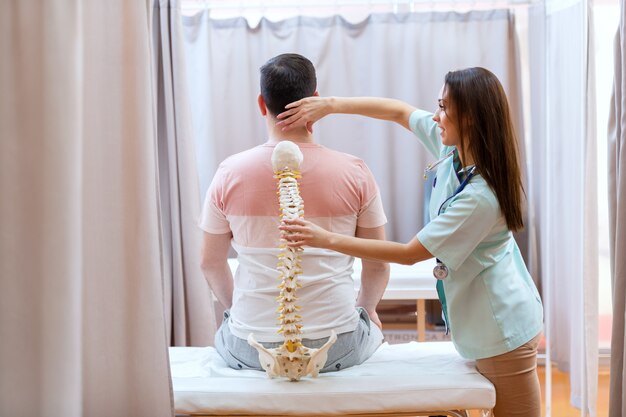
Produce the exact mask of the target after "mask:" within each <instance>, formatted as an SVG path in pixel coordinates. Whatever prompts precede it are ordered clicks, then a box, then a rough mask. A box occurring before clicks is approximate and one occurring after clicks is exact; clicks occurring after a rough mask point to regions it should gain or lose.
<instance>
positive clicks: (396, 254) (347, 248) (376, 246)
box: [324, 233, 432, 265]
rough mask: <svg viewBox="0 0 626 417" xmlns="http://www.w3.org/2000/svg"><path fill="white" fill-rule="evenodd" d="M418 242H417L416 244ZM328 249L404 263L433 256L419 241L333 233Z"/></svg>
mask: <svg viewBox="0 0 626 417" xmlns="http://www.w3.org/2000/svg"><path fill="white" fill-rule="evenodd" d="M416 243H417V244H416ZM324 246H325V247H326V248H327V249H332V250H335V251H337V252H341V253H345V254H346V255H351V256H356V257H358V258H363V259H375V260H379V261H383V262H393V263H397V264H403V265H413V264H414V263H416V262H419V261H423V260H425V259H428V258H432V255H431V254H430V253H429V252H428V251H427V250H426V249H425V248H424V247H423V246H422V245H421V243H419V241H417V240H416V239H413V240H412V241H411V242H409V243H398V242H389V241H386V240H373V239H360V238H357V237H351V236H346V235H341V234H337V233H331V234H330V236H329V237H328V242H327V245H324Z"/></svg>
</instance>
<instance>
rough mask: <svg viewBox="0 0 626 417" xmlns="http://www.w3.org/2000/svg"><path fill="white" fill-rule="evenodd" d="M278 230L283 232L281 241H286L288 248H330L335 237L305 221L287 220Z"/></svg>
mask: <svg viewBox="0 0 626 417" xmlns="http://www.w3.org/2000/svg"><path fill="white" fill-rule="evenodd" d="M278 228H279V229H280V231H281V235H280V237H281V239H284V240H285V241H286V242H287V246H291V247H302V246H312V247H314V248H328V245H329V244H330V238H331V237H332V235H333V233H331V232H329V231H328V230H325V229H322V228H321V227H319V226H318V225H316V224H313V223H311V222H310V221H308V220H303V219H293V220H287V219H285V220H283V222H282V224H281V225H280V226H279V227H278Z"/></svg>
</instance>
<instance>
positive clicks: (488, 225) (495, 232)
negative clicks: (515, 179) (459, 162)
mask: <svg viewBox="0 0 626 417" xmlns="http://www.w3.org/2000/svg"><path fill="white" fill-rule="evenodd" d="M432 117H433V114H432V113H429V112H426V111H423V110H416V111H414V112H413V113H412V114H411V116H410V118H409V126H410V128H411V131H413V133H414V134H415V135H416V136H417V137H418V138H419V139H420V140H421V141H422V143H423V144H424V145H425V146H426V148H427V149H428V151H430V153H431V154H433V156H434V157H435V158H437V159H439V158H441V157H443V156H445V155H446V154H448V153H449V152H450V151H451V150H453V149H454V147H450V146H445V145H443V144H442V143H441V139H440V136H439V129H438V127H437V124H436V123H435V122H434V121H433V120H432ZM436 178H437V180H436V183H435V186H434V188H433V190H432V195H431V200H430V218H431V220H430V222H429V223H428V224H427V225H426V226H425V227H424V228H423V229H422V230H421V231H420V232H419V233H418V234H417V239H418V240H419V241H420V242H421V243H422V245H424V247H426V249H428V251H429V252H430V253H431V254H433V256H435V257H436V258H439V259H440V260H441V261H442V262H443V263H444V264H445V265H446V266H447V267H448V276H447V277H446V278H445V279H444V280H443V281H442V282H443V292H444V294H445V307H446V310H447V311H445V313H446V316H447V318H448V323H447V324H448V327H449V329H450V332H451V334H452V341H453V342H454V345H455V347H456V349H457V350H458V352H459V353H460V354H461V355H462V356H464V357H465V358H468V359H482V358H488V357H492V356H496V355H500V354H503V353H506V352H510V351H512V350H514V349H516V348H518V347H520V346H521V345H523V344H524V343H526V342H528V341H529V340H531V339H532V338H534V337H535V336H537V334H539V332H540V331H541V330H542V327H543V307H542V305H541V298H540V297H539V293H538V291H537V288H536V287H535V284H534V282H533V280H532V278H531V277H530V274H529V273H528V269H527V268H526V265H525V264H524V260H523V259H522V255H521V253H520V251H519V248H518V246H517V243H516V242H515V240H514V239H513V234H512V233H511V231H510V230H509V229H508V228H507V225H506V221H505V218H504V216H503V215H502V213H501V211H500V206H499V204H498V200H497V198H496V195H495V193H494V192H493V191H492V189H491V188H490V187H489V185H488V184H487V182H486V181H485V180H484V178H483V177H482V176H481V175H480V167H479V166H478V167H477V171H476V174H475V175H474V176H473V177H472V178H471V180H470V181H469V183H468V184H467V186H466V187H465V188H464V189H463V190H462V191H461V192H460V193H459V194H457V195H456V196H454V197H453V198H451V199H450V200H448V201H447V202H445V200H446V199H447V198H448V197H450V196H451V195H453V194H454V192H455V191H456V189H457V188H458V186H459V180H458V177H457V175H456V173H455V172H454V165H453V157H452V156H451V157H449V158H448V159H446V160H445V161H444V162H442V163H441V164H440V165H439V166H438V168H437V177H436ZM444 202H445V203H444ZM442 204H443V207H441V205H442ZM440 207H441V213H439V208H440Z"/></svg>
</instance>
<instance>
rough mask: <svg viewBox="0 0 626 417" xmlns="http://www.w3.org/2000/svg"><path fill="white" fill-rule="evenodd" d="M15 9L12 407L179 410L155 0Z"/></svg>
mask: <svg viewBox="0 0 626 417" xmlns="http://www.w3.org/2000/svg"><path fill="white" fill-rule="evenodd" d="M0 8H1V10H0V52H1V56H2V60H1V61H0V91H2V94H1V95H0V195H1V196H2V197H1V198H0V341H1V342H0V415H2V416H29V417H31V416H33V417H34V416H63V417H74V416H75V417H78V416H89V417H97V416H148V415H149V416H154V417H157V416H171V415H172V414H173V413H172V400H171V394H170V383H169V372H168V359H167V343H166V337H165V325H164V317H163V282H162V274H161V267H160V254H159V251H160V247H159V218H158V199H157V182H156V175H155V173H156V112H155V106H154V103H155V102H154V91H153V77H152V75H153V74H152V67H151V44H150V33H151V32H150V29H151V28H150V22H151V11H152V7H151V3H150V2H147V1H143V2H142V1H134V2H128V1H124V0H109V1H106V2H105V1H90V2H82V1H78V0H76V1H66V0H63V1H62V0H49V1H46V2H35V1H12V2H3V3H2V6H0Z"/></svg>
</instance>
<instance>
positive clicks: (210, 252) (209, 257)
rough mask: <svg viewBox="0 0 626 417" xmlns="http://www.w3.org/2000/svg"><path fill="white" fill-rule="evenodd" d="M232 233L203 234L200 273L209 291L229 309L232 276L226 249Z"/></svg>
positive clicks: (231, 293)
mask: <svg viewBox="0 0 626 417" xmlns="http://www.w3.org/2000/svg"><path fill="white" fill-rule="evenodd" d="M231 238H232V233H225V234H220V235H214V234H212V233H207V232H204V237H203V240H202V254H201V258H202V263H201V268H202V273H203V274H204V278H205V279H206V280H207V282H208V283H209V286H210V287H211V290H213V293H214V294H215V296H216V297H217V299H218V300H219V302H220V303H221V304H222V305H223V306H224V308H226V309H229V308H230V307H231V305H232V302H233V276H232V273H231V272H230V267H229V266H228V249H229V248H230V239H231Z"/></svg>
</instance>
